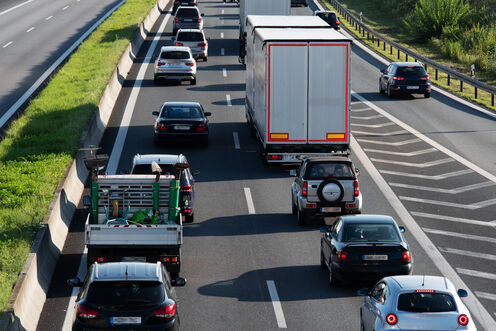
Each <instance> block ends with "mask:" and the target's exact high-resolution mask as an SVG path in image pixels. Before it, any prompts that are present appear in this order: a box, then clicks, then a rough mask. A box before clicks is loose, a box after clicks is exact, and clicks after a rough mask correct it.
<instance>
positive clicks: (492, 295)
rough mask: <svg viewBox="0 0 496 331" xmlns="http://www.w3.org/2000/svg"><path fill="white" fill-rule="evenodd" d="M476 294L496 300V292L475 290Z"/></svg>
mask: <svg viewBox="0 0 496 331" xmlns="http://www.w3.org/2000/svg"><path fill="white" fill-rule="evenodd" d="M475 295H477V296H478V297H479V298H481V299H486V300H492V301H496V294H492V293H487V292H480V291H475Z"/></svg>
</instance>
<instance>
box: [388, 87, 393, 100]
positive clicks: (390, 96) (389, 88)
mask: <svg viewBox="0 0 496 331" xmlns="http://www.w3.org/2000/svg"><path fill="white" fill-rule="evenodd" d="M387 96H388V97H389V98H392V97H393V92H391V87H390V86H389V85H388V86H387Z"/></svg>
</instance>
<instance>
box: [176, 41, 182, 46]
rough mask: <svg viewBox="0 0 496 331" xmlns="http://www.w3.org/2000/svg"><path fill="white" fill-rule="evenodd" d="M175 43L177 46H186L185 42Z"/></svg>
mask: <svg viewBox="0 0 496 331" xmlns="http://www.w3.org/2000/svg"><path fill="white" fill-rule="evenodd" d="M174 45H175V46H184V44H183V43H178V42H177V41H176V42H175V44H174Z"/></svg>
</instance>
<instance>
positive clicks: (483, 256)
mask: <svg viewBox="0 0 496 331" xmlns="http://www.w3.org/2000/svg"><path fill="white" fill-rule="evenodd" d="M439 250H440V251H441V252H444V253H448V254H456V255H463V256H468V257H475V258H478V259H485V260H489V261H496V255H492V254H486V253H477V252H472V251H465V250H462V249H457V248H449V247H439Z"/></svg>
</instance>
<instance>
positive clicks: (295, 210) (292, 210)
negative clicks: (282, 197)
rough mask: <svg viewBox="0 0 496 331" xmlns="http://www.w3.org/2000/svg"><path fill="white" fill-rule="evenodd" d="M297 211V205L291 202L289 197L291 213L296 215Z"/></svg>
mask: <svg viewBox="0 0 496 331" xmlns="http://www.w3.org/2000/svg"><path fill="white" fill-rule="evenodd" d="M297 213H298V207H296V205H295V204H294V202H293V198H291V214H293V215H296V214H297Z"/></svg>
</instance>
